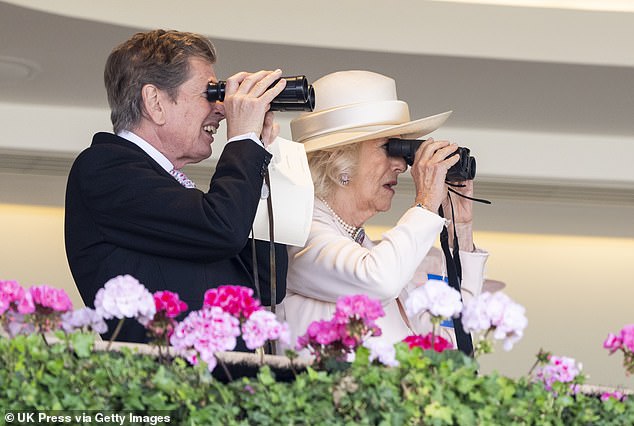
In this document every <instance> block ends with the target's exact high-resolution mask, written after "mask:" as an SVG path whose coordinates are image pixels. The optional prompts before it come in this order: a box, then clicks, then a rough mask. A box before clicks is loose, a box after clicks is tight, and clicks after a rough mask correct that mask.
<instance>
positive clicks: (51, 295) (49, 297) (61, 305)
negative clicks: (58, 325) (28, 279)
mask: <svg viewBox="0 0 634 426" xmlns="http://www.w3.org/2000/svg"><path fill="white" fill-rule="evenodd" d="M28 292H29V294H30V295H31V298H32V300H33V304H34V305H35V307H36V309H37V308H44V309H50V310H52V311H55V312H67V311H70V310H72V309H73V303H72V302H71V301H70V298H69V297H68V295H67V294H66V292H65V291H64V290H63V289H58V288H53V287H49V286H46V285H38V286H33V287H30V288H29V290H28Z"/></svg>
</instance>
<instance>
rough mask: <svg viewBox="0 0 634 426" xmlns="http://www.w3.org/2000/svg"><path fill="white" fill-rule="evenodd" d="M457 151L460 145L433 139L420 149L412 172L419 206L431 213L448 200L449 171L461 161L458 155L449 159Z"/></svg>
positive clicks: (424, 143) (423, 144)
mask: <svg viewBox="0 0 634 426" xmlns="http://www.w3.org/2000/svg"><path fill="white" fill-rule="evenodd" d="M457 149H458V145H456V144H454V143H450V142H449V141H435V140H433V139H432V138H429V139H428V140H426V141H425V142H423V143H422V144H421V146H420V147H419V148H418V150H417V151H416V155H415V157H414V163H413V164H412V167H411V170H410V172H411V174H412V178H413V179H414V185H415V186H416V200H415V202H416V203H417V204H418V203H420V204H422V205H423V206H424V207H425V208H426V209H428V210H430V211H433V212H437V211H438V207H440V205H441V203H442V202H443V200H445V199H446V198H447V185H446V184H445V178H446V176H447V170H449V168H450V167H451V166H453V165H454V164H456V163H457V162H458V160H459V159H460V158H459V156H458V155H452V156H450V157H449V158H447V157H448V156H449V155H451V154H452V153H453V152H456V150H457Z"/></svg>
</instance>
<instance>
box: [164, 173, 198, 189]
mask: <svg viewBox="0 0 634 426" xmlns="http://www.w3.org/2000/svg"><path fill="white" fill-rule="evenodd" d="M170 174H171V175H172V176H174V179H176V180H177V181H178V183H180V184H181V185H183V186H184V187H185V188H196V184H195V183H194V182H192V181H191V180H189V178H188V177H187V175H186V174H185V173H183V172H181V171H180V170H178V169H172V170H171V171H170Z"/></svg>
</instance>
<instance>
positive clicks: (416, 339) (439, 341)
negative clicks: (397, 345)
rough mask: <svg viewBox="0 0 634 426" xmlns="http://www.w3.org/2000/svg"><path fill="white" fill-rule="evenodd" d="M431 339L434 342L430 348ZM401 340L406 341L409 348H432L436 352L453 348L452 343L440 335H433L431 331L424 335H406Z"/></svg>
mask: <svg viewBox="0 0 634 426" xmlns="http://www.w3.org/2000/svg"><path fill="white" fill-rule="evenodd" d="M432 339H433V342H434V343H433V348H432ZM403 342H405V343H407V345H408V346H409V348H410V349H413V348H416V347H418V348H421V349H424V350H429V349H433V350H434V351H436V352H443V351H446V350H447V349H452V348H453V345H452V343H451V342H450V341H449V340H447V339H445V338H443V337H441V336H434V335H433V333H428V334H426V335H424V336H421V335H414V336H407V337H406V338H405V339H403Z"/></svg>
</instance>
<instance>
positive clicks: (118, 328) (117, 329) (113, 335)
mask: <svg viewBox="0 0 634 426" xmlns="http://www.w3.org/2000/svg"><path fill="white" fill-rule="evenodd" d="M123 321H125V318H121V319H120V320H119V323H118V324H117V327H116V328H115V329H114V333H112V336H111V337H110V341H109V342H108V346H106V352H108V351H109V350H110V346H111V345H112V342H113V341H114V339H116V338H117V336H118V335H119V332H120V331H121V327H123Z"/></svg>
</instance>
